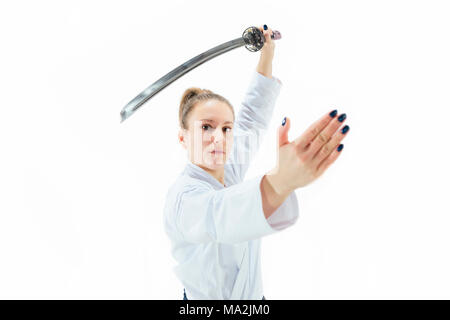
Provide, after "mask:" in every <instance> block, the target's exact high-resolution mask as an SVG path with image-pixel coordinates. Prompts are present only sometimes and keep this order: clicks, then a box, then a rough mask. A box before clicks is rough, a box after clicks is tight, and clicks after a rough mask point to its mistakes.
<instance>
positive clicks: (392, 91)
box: [0, 0, 450, 299]
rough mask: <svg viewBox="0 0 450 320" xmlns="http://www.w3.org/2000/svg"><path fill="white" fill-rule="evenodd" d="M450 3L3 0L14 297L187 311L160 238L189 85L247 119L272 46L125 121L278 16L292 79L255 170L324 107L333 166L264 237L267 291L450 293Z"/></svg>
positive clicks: (279, 294)
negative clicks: (333, 131)
mask: <svg viewBox="0 0 450 320" xmlns="http://www.w3.org/2000/svg"><path fill="white" fill-rule="evenodd" d="M449 15H450V10H449V7H448V4H447V2H446V1H284V2H283V1H273V0H271V1H220V2H218V1H214V2H213V1H192V0H190V1H173V0H171V1H38V2H36V1H14V2H13V1H4V2H2V3H1V5H0V35H1V37H0V39H1V44H0V45H1V51H0V57H1V59H0V88H1V89H0V90H1V94H0V99H1V100H0V107H1V117H0V152H1V157H0V298H2V299H181V298H182V285H181V283H180V282H179V281H178V279H177V278H176V277H175V275H174V273H173V271H172V267H174V266H175V261H174V260H173V259H172V257H171V253H170V242H169V239H168V237H167V236H166V234H165V232H164V228H163V220H162V213H163V204H164V198H165V195H166V192H167V189H168V187H169V185H170V184H171V183H172V182H173V180H174V179H175V177H176V176H177V175H178V174H179V172H180V171H181V170H182V168H183V167H184V165H185V163H186V161H187V159H186V156H185V153H184V149H182V147H181V146H180V145H179V144H178V143H177V140H176V137H177V129H178V122H177V115H178V105H179V100H180V98H181V94H182V93H183V91H184V90H185V89H186V88H188V87H190V86H198V87H201V88H208V89H210V90H213V91H215V92H217V93H219V94H222V95H223V96H225V97H226V98H228V99H229V100H230V102H231V103H232V104H233V105H234V106H235V109H236V110H238V109H239V106H240V102H241V99H242V97H243V94H244V92H245V90H246V88H247V86H248V83H249V80H250V76H251V73H252V72H253V71H254V69H255V68H256V65H257V62H258V59H259V53H251V52H249V51H248V50H246V49H245V48H244V47H241V48H238V49H235V50H233V51H231V52H228V53H226V54H224V55H222V56H219V57H217V58H214V59H213V60H210V61H208V62H207V63H205V64H203V65H201V66H199V67H198V68H196V69H194V70H193V71H191V72H189V73H188V74H187V75H185V76H183V77H182V78H180V79H179V80H177V81H175V82H174V83H173V84H171V85H170V86H169V87H167V88H166V89H164V90H163V91H161V92H160V93H158V94H157V95H156V96H155V97H154V98H153V99H151V100H150V101H149V102H148V103H147V104H145V105H144V106H143V107H142V108H140V109H139V110H138V111H137V112H136V113H135V114H134V115H133V116H132V117H130V118H129V119H128V120H126V121H125V122H124V123H120V116H119V113H120V110H121V109H122V107H123V106H124V105H125V104H126V103H128V102H129V101H130V100H131V99H132V98H134V97H135V96H136V95H137V94H138V93H139V92H141V91H142V90H143V89H145V88H146V87H147V86H149V85H150V84H151V83H153V82H154V81H156V80H157V79H159V78H160V77H162V76H163V75H165V74H166V73H168V72H169V71H171V70H172V69H174V68H175V67H177V66H179V65H180V64H182V63H183V62H185V61H187V60H188V59H190V58H192V57H194V56H196V55H197V54H200V53H202V52H204V51H206V50H208V49H211V48H212V47H214V46H216V45H219V44H221V43H223V42H226V41H229V40H232V39H235V38H237V37H239V36H240V35H241V34H242V32H243V31H244V30H245V28H247V27H249V26H252V25H254V26H259V25H263V24H267V25H268V26H269V27H271V28H273V29H275V30H279V31H280V32H281V33H282V36H283V38H282V39H281V40H279V41H277V43H276V49H275V58H274V65H273V75H274V76H276V77H278V78H279V79H280V80H281V81H282V82H283V87H282V89H281V93H280V96H279V98H278V101H277V105H276V110H275V112H274V116H273V119H272V122H271V129H270V132H269V134H268V135H267V137H266V139H265V141H264V145H263V146H262V149H260V152H259V153H258V156H257V159H256V160H255V162H254V163H253V165H252V167H251V170H250V171H249V173H248V175H247V178H251V177H253V176H255V175H256V174H259V173H263V172H265V171H268V170H269V169H270V168H271V167H272V166H274V164H275V157H276V153H275V142H276V128H277V127H278V126H279V125H280V123H281V120H282V119H283V117H284V116H286V115H287V116H289V117H290V118H291V131H290V138H291V139H292V138H295V137H297V136H298V135H300V134H301V133H303V131H304V130H305V129H306V128H307V127H308V126H309V125H310V124H311V123H312V122H314V121H315V120H317V119H318V118H319V117H321V116H322V115H323V114H325V113H326V112H329V111H331V110H333V109H334V108H336V109H338V111H339V113H342V112H345V113H346V114H347V120H346V122H345V123H346V124H348V125H349V126H350V131H349V133H348V136H347V137H346V138H345V139H344V141H343V143H344V145H345V147H344V149H343V151H342V154H341V155H340V157H339V158H338V160H337V161H336V162H335V163H334V164H333V165H332V166H331V167H330V168H329V169H328V170H327V171H326V172H325V173H324V175H323V176H322V177H320V178H319V179H318V180H316V181H315V182H314V183H313V184H311V185H309V186H307V187H305V188H302V189H298V190H297V191H296V193H297V196H298V198H299V206H300V219H299V220H298V222H297V224H296V225H294V226H293V227H291V228H289V229H287V230H285V231H283V232H280V233H277V234H274V235H271V236H268V237H266V238H264V239H263V251H262V263H263V282H264V293H265V296H266V297H267V298H268V299H332V298H333V299H350V298H356V299H369V298H374V299H412V298H414V299H416V298H425V299H431V298H438V299H440V298H447V299H448V298H450V273H449V272H448V271H449V269H450V254H449V244H450V233H449V231H448V230H449V227H450V216H449V214H450V210H449V209H450V206H449V204H448V196H449V188H448V181H449V178H450V176H449V169H448V165H449V162H450V161H449V160H450V159H449V158H450V156H449V152H448V148H449V142H448V141H449V140H448V138H449V134H448V121H449V120H448V117H449V115H450V112H449V107H450V94H449V92H450V91H449V85H450V76H449V74H450V62H449V61H450V59H449V57H450V45H449V38H450V37H449V31H450V19H449Z"/></svg>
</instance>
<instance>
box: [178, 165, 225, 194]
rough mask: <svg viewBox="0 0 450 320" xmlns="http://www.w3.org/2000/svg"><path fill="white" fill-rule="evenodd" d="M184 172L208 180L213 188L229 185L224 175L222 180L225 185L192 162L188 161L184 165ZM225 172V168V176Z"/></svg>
mask: <svg viewBox="0 0 450 320" xmlns="http://www.w3.org/2000/svg"><path fill="white" fill-rule="evenodd" d="M184 172H185V173H186V174H188V175H189V176H190V177H192V178H195V179H199V180H203V181H206V182H209V183H210V184H212V185H213V187H214V189H222V188H225V187H227V186H228V185H229V183H228V181H227V179H226V177H224V181H225V186H224V185H223V184H221V183H220V182H219V181H218V180H217V179H216V178H214V177H213V176H212V175H211V174H210V173H209V172H207V171H205V170H204V169H202V168H200V167H199V166H197V165H195V164H193V163H192V162H190V161H189V162H188V164H187V165H186V168H185V171H184ZM226 173H227V170H225V172H224V174H225V176H226Z"/></svg>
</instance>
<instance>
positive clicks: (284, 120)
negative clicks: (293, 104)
mask: <svg viewBox="0 0 450 320" xmlns="http://www.w3.org/2000/svg"><path fill="white" fill-rule="evenodd" d="M285 124H286V117H284V119H283V122H282V123H281V125H282V126H284V125H285Z"/></svg>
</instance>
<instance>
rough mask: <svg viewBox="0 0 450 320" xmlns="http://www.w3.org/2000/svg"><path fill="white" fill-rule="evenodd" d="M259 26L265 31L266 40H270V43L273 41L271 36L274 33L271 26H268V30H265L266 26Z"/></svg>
mask: <svg viewBox="0 0 450 320" xmlns="http://www.w3.org/2000/svg"><path fill="white" fill-rule="evenodd" d="M266 26H267V25H266ZM258 28H259V30H261V32H262V33H263V35H264V38H265V40H266V41H265V42H269V43H270V42H271V41H273V40H272V38H271V35H272V33H273V32H272V29H271V28H269V27H268V26H267V30H264V26H259V27H258Z"/></svg>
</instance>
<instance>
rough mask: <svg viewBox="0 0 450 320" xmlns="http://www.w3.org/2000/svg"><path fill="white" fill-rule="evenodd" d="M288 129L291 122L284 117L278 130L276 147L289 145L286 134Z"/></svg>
mask: <svg viewBox="0 0 450 320" xmlns="http://www.w3.org/2000/svg"><path fill="white" fill-rule="evenodd" d="M283 124H284V125H283ZM290 127H291V120H290V119H289V118H287V117H284V119H283V122H282V123H281V126H280V127H279V128H278V147H281V146H283V145H285V144H286V143H289V139H288V132H289V128H290Z"/></svg>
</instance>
